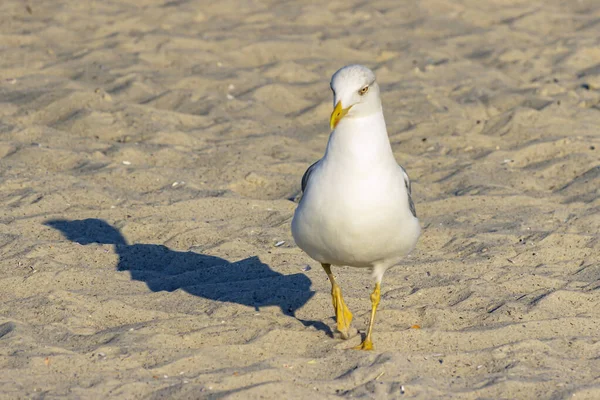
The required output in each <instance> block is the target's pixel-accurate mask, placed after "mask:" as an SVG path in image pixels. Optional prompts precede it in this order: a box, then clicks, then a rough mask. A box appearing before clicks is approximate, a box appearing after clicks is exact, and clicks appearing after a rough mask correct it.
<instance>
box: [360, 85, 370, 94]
mask: <svg viewBox="0 0 600 400" xmlns="http://www.w3.org/2000/svg"><path fill="white" fill-rule="evenodd" d="M368 91H369V87H368V86H365V87H364V88H362V89H360V90H359V91H358V94H360V95H361V96H362V95H364V94H365V93H367V92H368Z"/></svg>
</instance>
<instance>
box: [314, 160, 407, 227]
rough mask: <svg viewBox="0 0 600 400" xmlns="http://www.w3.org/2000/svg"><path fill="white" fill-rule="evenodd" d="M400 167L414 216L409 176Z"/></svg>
mask: <svg viewBox="0 0 600 400" xmlns="http://www.w3.org/2000/svg"><path fill="white" fill-rule="evenodd" d="M400 168H401V169H402V173H403V174H404V185H405V186H406V193H407V194H408V207H409V208H410V212H411V213H412V215H413V216H414V217H415V218H416V217H417V210H416V209H415V203H414V202H413V200H412V190H411V186H410V178H409V177H408V174H407V173H406V170H405V169H404V167H403V166H402V165H400ZM307 172H308V171H307Z"/></svg>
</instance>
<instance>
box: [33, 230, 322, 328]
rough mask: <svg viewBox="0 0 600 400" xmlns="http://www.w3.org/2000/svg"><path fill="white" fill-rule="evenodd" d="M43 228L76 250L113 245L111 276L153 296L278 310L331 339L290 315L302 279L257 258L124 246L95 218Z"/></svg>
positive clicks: (307, 294)
mask: <svg viewBox="0 0 600 400" xmlns="http://www.w3.org/2000/svg"><path fill="white" fill-rule="evenodd" d="M44 225H46V226H49V227H52V228H54V229H56V230H58V231H60V232H61V233H62V234H63V236H64V237H65V238H66V239H68V240H70V241H72V242H76V243H79V244H82V245H88V244H92V243H99V244H110V245H113V247H114V250H115V252H116V253H117V255H118V256H119V262H118V265H117V271H129V273H130V274H131V279H132V280H136V281H142V282H145V283H146V285H147V286H148V288H149V289H150V290H152V291H153V292H160V291H167V292H172V291H174V290H177V289H182V290H184V291H186V292H187V293H189V294H191V295H194V296H199V297H203V298H206V299H210V300H214V301H221V302H229V303H236V304H241V305H244V306H249V307H254V308H255V310H257V311H258V310H260V307H267V306H273V305H275V306H278V307H279V308H280V309H281V312H282V313H283V314H285V315H287V316H289V317H293V318H296V319H297V320H298V321H300V322H301V323H302V324H303V325H304V326H312V327H314V328H315V329H318V330H320V331H323V332H325V333H326V334H327V335H328V336H330V337H333V333H332V331H331V329H330V328H329V326H327V325H326V324H324V323H323V322H320V321H308V320H302V319H300V318H298V317H296V315H295V311H296V310H297V309H299V308H301V307H302V306H303V305H304V304H306V302H308V300H310V298H312V296H313V295H314V294H315V292H314V291H311V290H310V285H311V280H310V279H309V278H308V277H307V276H306V275H304V274H300V273H298V274H291V275H283V274H281V273H279V272H276V271H273V270H272V269H271V268H270V267H269V266H268V265H267V264H265V263H263V262H261V261H260V259H259V258H258V257H257V256H252V257H248V258H246V259H243V260H240V261H236V262H233V263H232V262H229V261H227V260H225V259H222V258H219V257H215V256H209V255H206V254H200V253H195V252H192V251H175V250H171V249H169V248H168V247H166V246H163V245H156V244H129V243H128V242H127V240H126V239H125V237H124V236H123V235H122V234H121V232H120V231H119V230H118V229H117V228H115V227H113V226H112V225H110V224H109V223H107V222H106V221H103V220H101V219H95V218H90V219H83V220H65V219H55V220H50V221H46V222H44Z"/></svg>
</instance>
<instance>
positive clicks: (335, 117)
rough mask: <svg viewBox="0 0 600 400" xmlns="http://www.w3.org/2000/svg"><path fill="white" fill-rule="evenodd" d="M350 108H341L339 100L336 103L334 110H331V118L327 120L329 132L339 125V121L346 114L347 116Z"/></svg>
mask: <svg viewBox="0 0 600 400" xmlns="http://www.w3.org/2000/svg"><path fill="white" fill-rule="evenodd" d="M351 108H352V106H350V107H348V108H342V102H341V100H340V101H338V103H337V104H336V106H335V108H334V109H333V112H332V113H331V118H329V127H330V128H331V130H334V129H335V127H336V126H337V124H339V122H340V120H341V119H342V118H344V116H345V115H346V114H348V111H350V109H351Z"/></svg>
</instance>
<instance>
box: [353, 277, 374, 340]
mask: <svg viewBox="0 0 600 400" xmlns="http://www.w3.org/2000/svg"><path fill="white" fill-rule="evenodd" d="M380 298H381V287H380V284H379V282H377V283H376V284H375V290H373V293H371V319H370V320H369V328H368V329H367V336H366V337H365V340H363V342H362V343H361V344H359V345H358V346H356V347H354V350H373V341H372V340H371V333H372V332H373V325H374V324H375V312H376V311H377V306H378V305H379V299H380Z"/></svg>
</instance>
